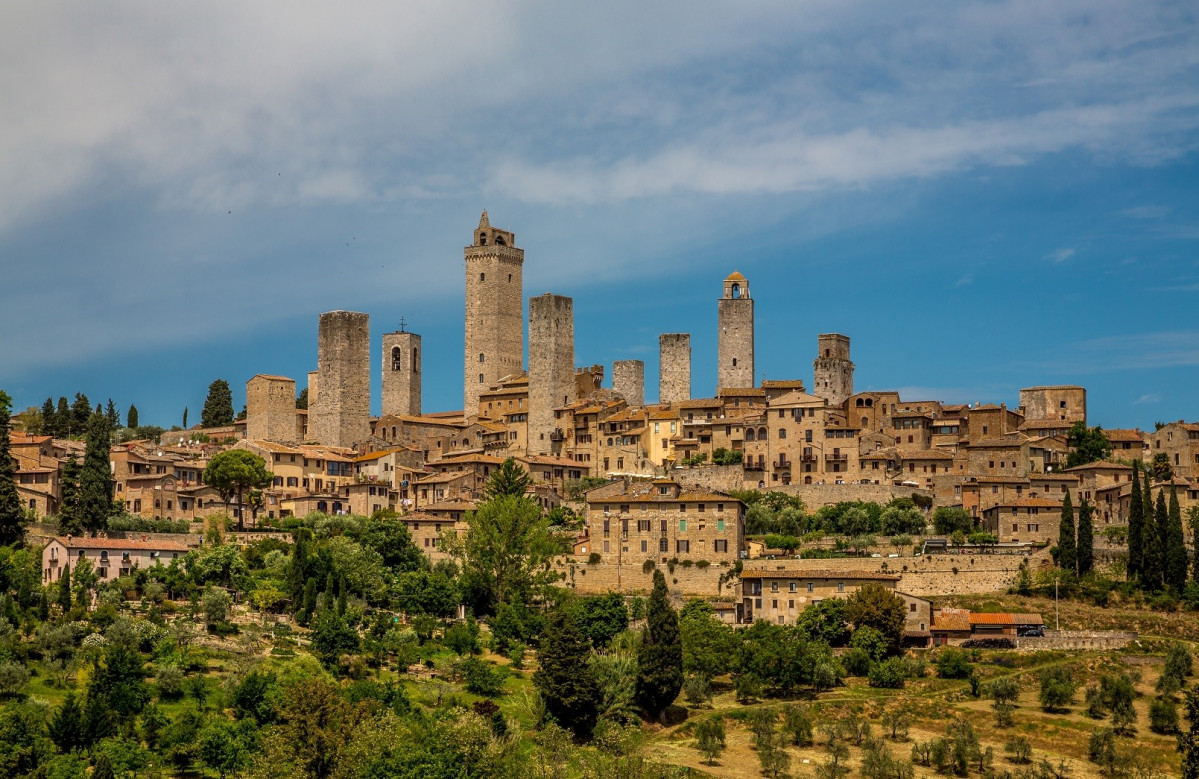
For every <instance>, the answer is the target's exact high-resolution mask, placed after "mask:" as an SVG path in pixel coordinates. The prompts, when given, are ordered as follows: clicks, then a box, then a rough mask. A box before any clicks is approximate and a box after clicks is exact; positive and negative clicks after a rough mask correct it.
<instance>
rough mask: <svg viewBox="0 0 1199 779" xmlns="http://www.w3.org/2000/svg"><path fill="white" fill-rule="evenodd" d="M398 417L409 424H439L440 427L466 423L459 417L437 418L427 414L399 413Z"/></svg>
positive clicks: (458, 425) (461, 425)
mask: <svg viewBox="0 0 1199 779" xmlns="http://www.w3.org/2000/svg"><path fill="white" fill-rule="evenodd" d="M399 419H400V421H401V422H407V423H409V424H415V425H439V426H441V427H463V426H464V425H465V424H466V423H465V422H464V421H463V420H462V418H461V417H458V418H454V419H437V418H434V417H428V416H419V417H415V416H410V415H408V414H404V415H401V416H400V418H399Z"/></svg>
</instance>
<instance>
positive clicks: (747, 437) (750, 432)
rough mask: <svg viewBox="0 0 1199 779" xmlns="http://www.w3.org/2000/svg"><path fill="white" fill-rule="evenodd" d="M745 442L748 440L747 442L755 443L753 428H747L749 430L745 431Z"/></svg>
mask: <svg viewBox="0 0 1199 779" xmlns="http://www.w3.org/2000/svg"><path fill="white" fill-rule="evenodd" d="M745 440H746V441H753V440H754V429H753V428H752V427H750V428H747V429H746V430H745Z"/></svg>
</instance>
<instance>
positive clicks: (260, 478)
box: [204, 449, 274, 530]
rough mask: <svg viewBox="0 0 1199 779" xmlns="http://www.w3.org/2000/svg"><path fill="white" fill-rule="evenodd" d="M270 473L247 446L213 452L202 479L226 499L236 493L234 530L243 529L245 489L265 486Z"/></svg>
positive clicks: (271, 476) (263, 462)
mask: <svg viewBox="0 0 1199 779" xmlns="http://www.w3.org/2000/svg"><path fill="white" fill-rule="evenodd" d="M273 479H274V475H273V474H271V472H270V471H268V470H267V469H266V461H265V460H263V459H262V458H261V457H259V456H258V455H256V454H254V453H253V452H251V451H249V450H248V449H227V450H225V451H223V452H220V453H218V454H215V455H213V457H212V459H211V460H210V461H209V462H208V467H206V468H205V469H204V482H205V483H206V484H208V485H209V486H211V487H212V488H213V489H215V490H216V491H217V492H219V493H220V494H221V497H223V498H224V499H225V501H226V503H227V502H228V501H229V499H230V498H232V497H233V496H234V495H236V496H237V529H238V530H244V529H245V505H244V504H243V502H242V494H243V493H244V492H245V491H246V490H251V489H259V490H260V489H265V488H266V487H269V486H270V485H271V481H272V480H273Z"/></svg>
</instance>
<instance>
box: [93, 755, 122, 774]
mask: <svg viewBox="0 0 1199 779" xmlns="http://www.w3.org/2000/svg"><path fill="white" fill-rule="evenodd" d="M92 779H117V775H116V772H115V771H113V770H112V760H110V759H109V757H108V753H107V752H101V753H100V756H99V757H97V758H96V763H95V765H94V766H92Z"/></svg>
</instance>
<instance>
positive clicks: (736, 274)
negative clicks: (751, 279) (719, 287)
mask: <svg viewBox="0 0 1199 779" xmlns="http://www.w3.org/2000/svg"><path fill="white" fill-rule="evenodd" d="M745 280H746V279H745V277H744V276H742V275H741V271H737V270H735V271H733V272H732V273H730V274H729V275H728V278H726V279H725V281H745Z"/></svg>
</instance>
